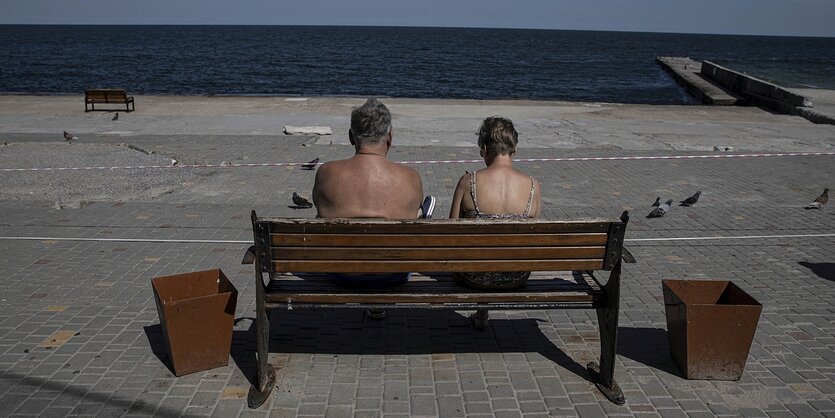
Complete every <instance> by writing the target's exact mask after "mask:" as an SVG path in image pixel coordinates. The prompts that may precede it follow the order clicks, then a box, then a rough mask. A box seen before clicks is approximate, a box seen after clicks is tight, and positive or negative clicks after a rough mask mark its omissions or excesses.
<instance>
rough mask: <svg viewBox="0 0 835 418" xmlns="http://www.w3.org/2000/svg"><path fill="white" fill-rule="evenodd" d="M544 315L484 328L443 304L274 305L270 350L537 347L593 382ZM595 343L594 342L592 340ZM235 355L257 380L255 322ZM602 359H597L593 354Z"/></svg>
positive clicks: (237, 342) (236, 335)
mask: <svg viewBox="0 0 835 418" xmlns="http://www.w3.org/2000/svg"><path fill="white" fill-rule="evenodd" d="M538 322H539V320H537V319H530V318H520V319H490V322H489V325H488V327H487V329H486V330H484V331H476V330H474V329H473V328H472V327H471V326H470V321H469V318H467V317H466V316H462V315H460V314H457V313H454V312H450V311H445V310H439V311H426V310H409V309H398V310H392V311H388V312H387V317H386V319H385V320H379V321H375V320H371V319H367V318H365V316H364V313H363V310H360V309H328V310H311V309H306V310H294V311H273V312H271V314H270V338H271V340H270V347H269V351H270V354H277V353H283V354H295V353H299V354H300V353H305V354H333V355H339V354H358V355H360V354H379V355H388V354H405V355H413V354H442V353H477V354H484V353H519V352H522V353H529V352H537V353H539V354H541V355H542V356H543V357H545V358H547V359H549V360H551V361H553V362H554V363H555V364H557V365H559V366H560V367H562V368H564V369H566V370H569V371H571V372H572V373H574V374H575V375H577V376H579V377H580V378H582V379H583V380H585V381H589V382H591V380H590V379H589V375H588V372H587V371H586V368H585V366H584V365H581V364H580V363H578V362H577V361H575V360H574V359H572V358H571V357H570V356H568V354H566V353H565V352H564V351H562V350H561V349H560V348H558V347H557V346H556V345H554V343H552V342H551V341H550V340H549V339H548V337H547V336H546V335H545V334H543V333H542V331H541V330H540V329H539V324H538ZM592 344H593V343H592ZM590 349H592V350H594V351H595V352H598V351H599V349H600V347H599V346H594V347H590ZM231 355H232V358H233V360H234V361H235V363H236V364H237V366H238V368H239V369H240V370H241V372H242V373H243V374H244V376H246V378H247V379H248V380H249V382H250V383H252V382H253V381H254V380H255V370H256V365H255V322H254V321H252V323H251V325H250V327H249V329H247V330H235V331H234V332H233V335H232V353H231ZM594 360H595V361H597V360H598V359H596V358H595V359H594Z"/></svg>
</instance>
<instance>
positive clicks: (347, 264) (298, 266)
mask: <svg viewBox="0 0 835 418" xmlns="http://www.w3.org/2000/svg"><path fill="white" fill-rule="evenodd" d="M273 267H274V269H275V271H281V272H295V271H301V272H311V273H317V272H318V273H325V272H330V271H339V272H343V273H397V272H403V271H426V272H433V271H439V272H447V271H532V270H600V269H602V268H603V260H600V259H597V260H594V259H591V260H584V259H577V260H477V261H457V260H453V261H448V260H432V261H412V260H410V261H382V260H375V261H374V262H373V263H371V262H368V261H366V260H313V261H305V260H301V261H299V260H291V261H284V260H273Z"/></svg>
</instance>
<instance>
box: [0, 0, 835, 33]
mask: <svg viewBox="0 0 835 418" xmlns="http://www.w3.org/2000/svg"><path fill="white" fill-rule="evenodd" d="M0 11H2V13H0V24H15V23H24V24H211V25H227V24H236V25H349V26H353V25H360V26H446V27H491V28H539V29H580V30H614V31H641V32H684V33H723V34H750V35H797V36H826V37H835V0H516V1H512V2H511V1H507V0H134V1H116V2H113V1H105V0H0Z"/></svg>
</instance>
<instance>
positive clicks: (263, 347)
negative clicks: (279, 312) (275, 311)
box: [247, 263, 275, 408]
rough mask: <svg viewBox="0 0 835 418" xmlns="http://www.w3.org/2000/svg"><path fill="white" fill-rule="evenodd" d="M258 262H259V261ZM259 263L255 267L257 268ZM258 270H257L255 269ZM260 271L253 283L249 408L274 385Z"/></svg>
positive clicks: (267, 394)
mask: <svg viewBox="0 0 835 418" xmlns="http://www.w3.org/2000/svg"><path fill="white" fill-rule="evenodd" d="M259 264H260V263H259ZM259 267H260V265H259V266H258V267H256V268H259ZM256 271H259V270H256ZM260 276H261V273H260V272H257V273H256V284H255V294H256V295H255V297H256V299H255V311H256V312H255V345H256V347H255V350H256V360H257V362H258V363H257V366H256V376H255V380H256V384H255V385H253V386H252V387H250V388H249V394H248V395H247V404H248V405H249V407H250V408H258V407H260V406H261V405H263V404H264V402H266V401H267V399H269V398H270V395H271V394H272V390H273V387H275V368H273V366H272V365H271V364H270V363H269V361H268V360H269V356H270V317H269V316H268V315H267V309H266V306H265V298H264V296H265V291H264V284H263V282H262V281H261V277H260Z"/></svg>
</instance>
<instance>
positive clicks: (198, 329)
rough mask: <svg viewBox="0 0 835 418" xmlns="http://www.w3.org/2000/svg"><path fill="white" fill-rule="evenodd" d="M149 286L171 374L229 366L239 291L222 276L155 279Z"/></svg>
mask: <svg viewBox="0 0 835 418" xmlns="http://www.w3.org/2000/svg"><path fill="white" fill-rule="evenodd" d="M151 284H152V286H153V288H154V300H155V301H156V304H157V312H158V313H159V322H160V325H161V326H162V335H163V337H164V339H165V345H166V348H168V355H169V358H170V360H171V367H172V369H173V370H174V374H175V375H176V376H182V375H185V374H189V373H194V372H199V371H203V370H208V369H212V368H215V367H220V366H225V365H227V364H228V363H229V351H230V349H231V347H232V326H233V325H234V321H235V307H236V305H237V302H238V290H237V289H235V286H234V285H232V283H231V282H230V281H229V279H227V278H226V276H225V275H224V274H223V272H222V271H221V270H219V269H215V270H206V271H198V272H194V273H185V274H177V275H174V276H164V277H155V278H153V279H152V280H151Z"/></svg>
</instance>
